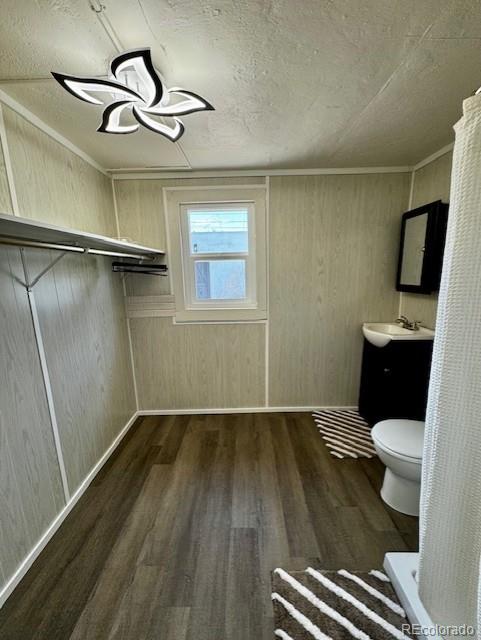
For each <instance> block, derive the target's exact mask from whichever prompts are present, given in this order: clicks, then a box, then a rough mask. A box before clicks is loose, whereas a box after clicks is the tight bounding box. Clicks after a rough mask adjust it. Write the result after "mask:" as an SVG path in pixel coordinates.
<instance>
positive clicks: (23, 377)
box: [0, 107, 135, 591]
mask: <svg viewBox="0 0 481 640" xmlns="http://www.w3.org/2000/svg"><path fill="white" fill-rule="evenodd" d="M3 115H4V121H5V126H6V137H7V141H8V148H9V152H10V158H11V165H12V170H13V177H14V184H15V191H16V194H17V199H18V203H19V210H20V211H19V213H20V215H22V216H25V217H31V218H35V219H42V220H45V221H48V222H51V223H55V224H60V225H63V226H70V227H74V228H77V229H83V230H88V231H91V232H94V233H102V234H109V235H114V236H116V235H117V232H116V222H115V211H114V207H113V194H112V183H111V181H110V179H109V178H108V177H107V176H105V175H103V174H102V173H100V172H98V171H97V170H96V169H94V168H93V167H91V166H90V165H89V164H87V163H86V162H85V161H84V160H82V159H80V158H79V157H78V156H76V155H74V154H73V153H72V152H71V151H69V150H67V149H66V148H65V147H63V146H62V145H61V144H59V143H58V142H56V141H55V140H53V139H52V138H50V137H49V136H47V135H46V134H45V133H43V132H42V131H41V130H39V129H38V128H36V127H35V126H33V125H31V124H30V123H29V122H27V121H26V120H24V119H23V118H22V117H20V116H19V115H18V114H16V113H15V112H13V111H12V110H11V109H9V108H7V107H3ZM0 207H1V210H2V211H4V212H7V213H11V212H12V209H11V202H10V194H9V189H8V183H7V179H6V171H5V159H4V156H3V154H0ZM51 257H52V256H51V255H50V254H49V252H45V251H38V250H28V251H25V258H26V262H27V264H28V268H29V271H30V272H31V273H32V274H36V273H39V272H40V270H41V269H42V268H43V267H44V266H45V265H46V264H47V263H48V260H49V259H50V258H51ZM23 280H24V275H23V270H22V268H21V262H20V251H19V249H15V248H6V247H3V246H0V291H1V295H0V513H1V516H0V591H1V588H2V586H3V584H5V582H6V581H8V579H9V578H10V577H11V576H12V574H13V573H14V571H15V570H16V568H17V567H18V566H19V565H20V563H21V562H22V561H23V560H24V558H25V556H26V555H27V554H28V553H29V552H30V550H31V549H32V547H33V546H34V545H35V544H36V543H37V542H38V540H39V538H40V537H41V535H42V534H43V533H44V532H45V530H46V529H47V528H48V526H49V525H50V524H51V522H52V521H53V519H54V518H55V517H56V516H57V515H58V513H59V512H60V511H61V509H62V507H63V506H65V498H64V494H63V489H62V484H61V477H60V471H59V464H58V458H57V455H56V451H55V446H54V440H53V431H52V426H51V423H50V417H49V413H48V409H47V403H46V394H45V387H44V382H43V378H42V375H41V369H40V361H39V355H38V350H37V345H36V341H35V335H34V330H33V324H32V318H31V315H30V310H29V303H28V297H27V292H26V289H25V287H24V286H23V284H22V282H23ZM34 295H35V299H36V303H37V308H38V313H39V320H40V325H41V332H42V336H43V341H44V346H45V353H46V359H47V366H48V369H49V374H50V379H51V384H52V391H53V401H54V406H55V411H56V415H57V422H58V430H59V436H60V442H61V448H62V453H63V457H64V461H65V466H66V472H67V478H68V484H69V490H70V494H73V493H74V492H75V490H76V489H77V487H78V486H79V484H80V483H81V482H82V481H83V480H84V478H85V477H86V475H87V474H88V473H89V471H90V470H91V469H92V467H93V466H94V465H95V463H97V462H98V460H99V459H100V458H101V456H102V455H103V454H104V453H105V451H106V449H107V448H108V446H109V445H110V444H111V443H112V441H113V440H114V438H115V437H116V436H117V435H118V433H119V432H120V430H121V429H122V428H123V427H124V426H125V424H126V423H127V421H128V420H129V419H130V418H131V417H132V415H133V413H134V411H135V400H134V392H133V380H132V374H131V366H130V355H129V345H128V334H127V323H126V318H125V310H124V303H123V287H122V282H121V279H120V277H119V275H118V274H112V272H111V269H110V260H108V259H104V258H94V257H91V256H89V257H85V256H77V255H68V256H65V257H64V258H63V259H62V261H61V262H59V263H58V264H57V265H56V266H55V267H54V269H53V270H52V271H50V272H49V274H48V275H46V276H45V277H44V278H43V279H42V280H41V281H40V282H39V283H38V284H37V285H36V287H35V289H34Z"/></svg>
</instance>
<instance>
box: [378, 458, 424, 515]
mask: <svg viewBox="0 0 481 640" xmlns="http://www.w3.org/2000/svg"><path fill="white" fill-rule="evenodd" d="M420 496H421V483H420V482H416V481H415V480H407V479H406V478H402V477H401V476H398V475H396V474H395V473H393V472H392V471H391V469H386V473H385V474H384V482H383V485H382V489H381V498H382V499H383V500H384V502H385V503H386V504H387V505H388V506H389V507H391V508H392V509H395V510H396V511H400V512H401V513H405V514H406V515H408V516H419V500H420Z"/></svg>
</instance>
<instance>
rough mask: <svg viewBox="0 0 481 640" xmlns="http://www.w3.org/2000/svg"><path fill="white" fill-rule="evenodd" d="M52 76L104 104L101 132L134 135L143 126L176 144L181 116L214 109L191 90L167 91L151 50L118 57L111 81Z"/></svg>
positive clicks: (77, 94)
mask: <svg viewBox="0 0 481 640" xmlns="http://www.w3.org/2000/svg"><path fill="white" fill-rule="evenodd" d="M52 75H53V77H54V78H55V80H57V82H59V83H60V84H61V85H62V87H63V88H64V89H66V90H67V91H68V92H69V93H71V94H72V95H73V96H75V97H76V98H79V99H80V100H84V101H85V102H89V103H90V104H94V105H104V107H105V108H104V111H103V115H102V122H101V124H100V126H99V127H98V129H97V131H100V132H102V133H134V131H137V130H138V129H139V127H140V125H142V126H144V127H146V128H147V129H150V130H151V131H154V132H155V133H160V134H161V135H163V136H166V137H167V138H169V139H170V140H172V141H173V142H175V141H176V140H178V139H179V138H180V136H181V135H182V134H183V133H184V125H183V123H182V120H180V119H179V118H178V116H185V115H187V114H189V113H194V112H195V111H213V110H214V107H213V106H212V105H210V104H209V103H208V102H207V101H206V100H204V99H203V98H201V97H200V96H198V95H197V94H195V93H192V92H191V91H185V90H184V89H178V88H175V89H165V88H164V86H163V84H162V80H161V79H160V76H159V74H158V72H157V71H156V70H155V68H154V65H153V63H152V58H151V55H150V49H136V50H134V51H126V52H125V53H122V54H120V55H118V56H117V57H115V58H114V59H113V60H112V62H111V63H110V76H109V79H108V80H103V79H99V78H85V77H79V76H68V75H65V74H63V73H55V72H53V71H52ZM92 94H93V95H92ZM98 94H103V97H104V98H105V99H100V97H99V95H98ZM129 120H130V121H131V122H129ZM132 120H133V122H132ZM135 121H136V122H135Z"/></svg>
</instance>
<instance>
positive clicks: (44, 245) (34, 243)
mask: <svg viewBox="0 0 481 640" xmlns="http://www.w3.org/2000/svg"><path fill="white" fill-rule="evenodd" d="M0 244H7V245H12V246H15V247H26V248H32V249H50V250H52V251H68V252H71V253H85V254H90V255H96V256H109V257H111V258H133V259H135V260H152V259H153V258H152V257H151V256H145V255H139V254H133V253H127V252H125V253H124V252H123V251H108V250H107V249H89V248H88V247H86V248H83V247H76V246H73V245H70V244H57V243H52V242H42V241H40V240H27V239H25V238H14V237H10V236H0Z"/></svg>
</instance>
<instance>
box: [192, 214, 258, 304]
mask: <svg viewBox="0 0 481 640" xmlns="http://www.w3.org/2000/svg"><path fill="white" fill-rule="evenodd" d="M181 218H182V219H181V234H182V260H183V267H184V295H185V308H186V309H196V308H197V309H199V308H200V309H211V308H222V309H232V308H233V309H240V308H255V307H256V306H257V298H256V271H255V258H256V247H255V231H254V229H255V208H254V203H253V202H239V203H235V202H222V203H211V204H208V203H205V204H202V203H195V204H183V205H182V206H181Z"/></svg>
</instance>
